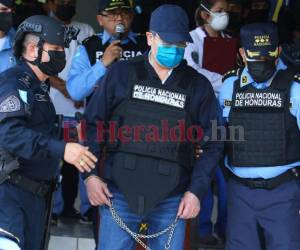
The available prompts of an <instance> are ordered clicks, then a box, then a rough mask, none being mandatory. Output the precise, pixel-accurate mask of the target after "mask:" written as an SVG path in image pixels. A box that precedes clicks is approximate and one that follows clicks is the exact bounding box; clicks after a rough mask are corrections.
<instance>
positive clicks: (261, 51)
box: [240, 23, 279, 60]
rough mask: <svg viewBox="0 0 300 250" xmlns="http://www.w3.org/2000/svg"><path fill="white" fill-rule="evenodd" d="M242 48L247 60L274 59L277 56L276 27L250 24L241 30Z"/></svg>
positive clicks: (268, 24) (267, 24) (269, 24)
mask: <svg viewBox="0 0 300 250" xmlns="http://www.w3.org/2000/svg"><path fill="white" fill-rule="evenodd" d="M240 36H241V43H242V47H243V48H244V50H245V52H246V56H247V59H250V60H261V59H276V58H277V57H278V56H279V50H278V47H279V38H278V30H277V27H276V26H275V25H274V24H272V23H252V24H248V25H245V26H243V27H242V28H241V32H240Z"/></svg>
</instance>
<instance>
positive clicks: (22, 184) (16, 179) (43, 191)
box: [7, 171, 55, 197]
mask: <svg viewBox="0 0 300 250" xmlns="http://www.w3.org/2000/svg"><path fill="white" fill-rule="evenodd" d="M7 181H8V182H10V183H12V184H14V185H15V186H17V187H19V188H21V189H23V190H25V191H27V192H30V193H33V194H34V195H37V196H39V197H45V196H46V195H47V194H48V193H49V192H51V191H53V190H54V187H55V184H54V183H55V182H54V181H53V182H51V181H35V180H32V179H30V178H28V177H26V176H24V175H22V174H21V173H19V172H17V171H15V172H12V173H11V174H9V176H8V178H7Z"/></svg>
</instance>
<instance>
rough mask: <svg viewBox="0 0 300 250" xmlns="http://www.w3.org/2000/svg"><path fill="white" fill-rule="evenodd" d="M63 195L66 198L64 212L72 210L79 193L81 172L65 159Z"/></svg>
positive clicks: (62, 172) (62, 170)
mask: <svg viewBox="0 0 300 250" xmlns="http://www.w3.org/2000/svg"><path fill="white" fill-rule="evenodd" d="M61 174H62V177H63V178H62V183H61V185H62V197H63V200H64V210H63V213H68V212H72V211H73V209H74V203H75V199H76V197H77V194H78V182H79V172H78V170H77V169H76V168H75V167H74V166H73V165H71V164H69V163H67V162H65V161H64V163H63V166H62V169H61Z"/></svg>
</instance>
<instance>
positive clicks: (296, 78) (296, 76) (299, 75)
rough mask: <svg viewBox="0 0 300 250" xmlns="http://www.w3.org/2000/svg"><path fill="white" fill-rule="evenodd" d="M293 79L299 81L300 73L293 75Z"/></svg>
mask: <svg viewBox="0 0 300 250" xmlns="http://www.w3.org/2000/svg"><path fill="white" fill-rule="evenodd" d="M294 81H295V82H298V83H300V74H296V75H295V76H294Z"/></svg>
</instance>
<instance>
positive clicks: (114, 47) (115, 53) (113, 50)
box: [102, 40, 123, 67]
mask: <svg viewBox="0 0 300 250" xmlns="http://www.w3.org/2000/svg"><path fill="white" fill-rule="evenodd" d="M119 45H120V40H116V41H113V42H112V43H111V44H110V45H109V46H108V47H107V48H106V50H105V52H104V55H103V57H102V63H103V65H104V66H105V67H107V66H109V65H110V64H112V63H113V62H114V61H116V60H119V59H120V57H121V53H122V51H123V50H122V48H121V47H120V46H119Z"/></svg>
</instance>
